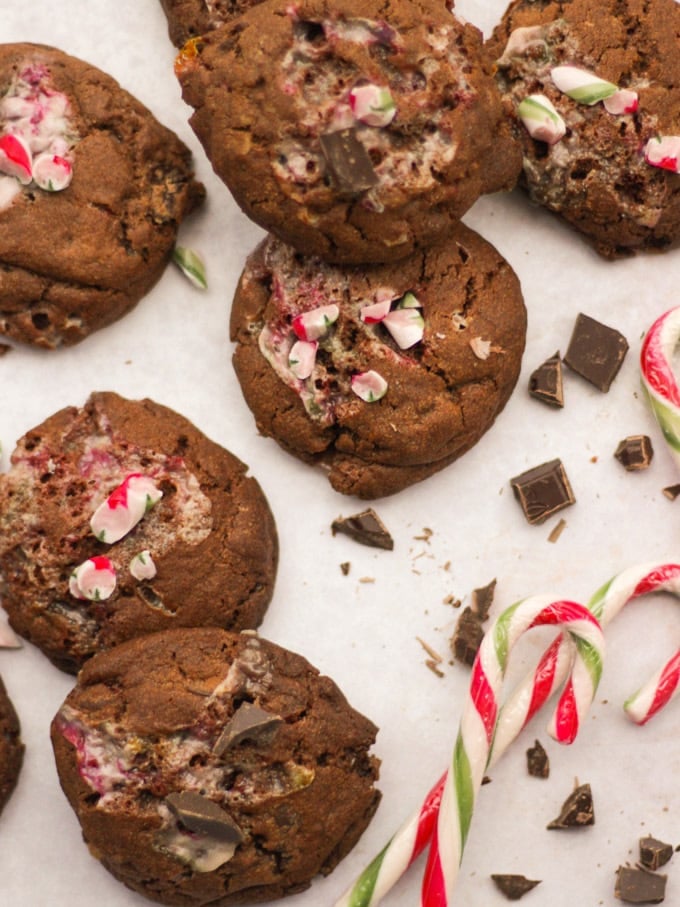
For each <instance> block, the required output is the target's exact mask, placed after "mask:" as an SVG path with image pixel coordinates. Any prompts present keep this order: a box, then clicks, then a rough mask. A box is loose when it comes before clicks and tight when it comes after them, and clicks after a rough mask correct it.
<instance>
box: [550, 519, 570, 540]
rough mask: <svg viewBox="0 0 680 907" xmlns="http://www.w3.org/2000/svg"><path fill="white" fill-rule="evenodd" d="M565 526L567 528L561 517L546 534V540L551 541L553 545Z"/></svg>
mask: <svg viewBox="0 0 680 907" xmlns="http://www.w3.org/2000/svg"><path fill="white" fill-rule="evenodd" d="M566 528H567V521H566V520H564V519H561V520H560V521H559V522H558V523H556V524H555V525H554V526H553V528H552V529H551V530H550V535H549V536H548V541H549V542H552V544H553V545H554V544H555V542H556V541H557V540H558V538H559V537H560V536H561V535H562V533H563V532H564V530H565V529H566Z"/></svg>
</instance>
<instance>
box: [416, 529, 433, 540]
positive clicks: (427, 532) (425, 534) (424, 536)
mask: <svg viewBox="0 0 680 907" xmlns="http://www.w3.org/2000/svg"><path fill="white" fill-rule="evenodd" d="M433 535H434V532H433V531H432V529H429V528H428V527H427V526H424V527H423V532H422V534H421V535H414V536H413V538H414V539H415V540H416V541H418V542H429V541H430V539H431V538H432V536H433Z"/></svg>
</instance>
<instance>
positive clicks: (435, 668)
mask: <svg viewBox="0 0 680 907" xmlns="http://www.w3.org/2000/svg"><path fill="white" fill-rule="evenodd" d="M425 665H426V667H428V668H429V669H430V670H431V671H432V673H433V674H436V675H437V677H443V676H444V672H443V671H442V670H441V669H440V668H439V666H438V662H436V661H435V660H434V659H432V658H426V659H425Z"/></svg>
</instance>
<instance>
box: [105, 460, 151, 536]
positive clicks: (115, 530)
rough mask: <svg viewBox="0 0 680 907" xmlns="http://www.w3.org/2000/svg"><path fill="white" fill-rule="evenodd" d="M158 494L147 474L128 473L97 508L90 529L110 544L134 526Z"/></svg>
mask: <svg viewBox="0 0 680 907" xmlns="http://www.w3.org/2000/svg"><path fill="white" fill-rule="evenodd" d="M162 496H163V492H162V491H161V490H160V489H159V488H157V487H156V483H155V482H154V481H153V479H151V478H150V477H149V476H145V475H142V474H141V473H139V472H133V473H130V475H128V476H126V478H125V479H124V480H123V481H122V482H121V483H120V485H119V486H118V487H117V488H116V489H115V490H114V491H113V492H112V493H111V494H110V495H109V496H108V498H107V499H106V500H105V501H104V502H103V503H102V504H100V505H99V507H97V509H96V510H95V512H94V513H93V514H92V518H91V519H90V528H91V529H92V532H93V533H94V534H95V536H96V537H97V538H98V539H99V541H100V542H106V544H107V545H112V544H113V543H114V542H117V541H119V540H120V539H122V538H123V536H125V535H127V534H128V532H130V531H131V530H132V529H134V527H135V526H136V525H137V523H139V521H140V520H141V519H142V517H143V516H144V514H145V513H146V512H147V510H149V509H150V508H151V507H153V505H154V504H156V503H158V501H160V499H161V498H162Z"/></svg>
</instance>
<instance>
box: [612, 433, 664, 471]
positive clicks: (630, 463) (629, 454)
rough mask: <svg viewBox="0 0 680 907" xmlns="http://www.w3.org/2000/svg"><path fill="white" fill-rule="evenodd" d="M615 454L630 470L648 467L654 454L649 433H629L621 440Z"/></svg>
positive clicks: (624, 466) (625, 467)
mask: <svg viewBox="0 0 680 907" xmlns="http://www.w3.org/2000/svg"><path fill="white" fill-rule="evenodd" d="M614 456H615V457H616V459H617V460H618V461H619V463H620V464H621V465H622V466H623V468H624V469H627V470H628V472H637V471H638V470H640V469H647V467H648V466H649V465H650V463H651V462H652V457H653V456H654V449H653V447H652V442H651V439H650V438H649V437H648V436H647V435H629V436H628V437H627V438H624V439H623V441H619V444H618V447H617V448H616V450H615V451H614Z"/></svg>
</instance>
